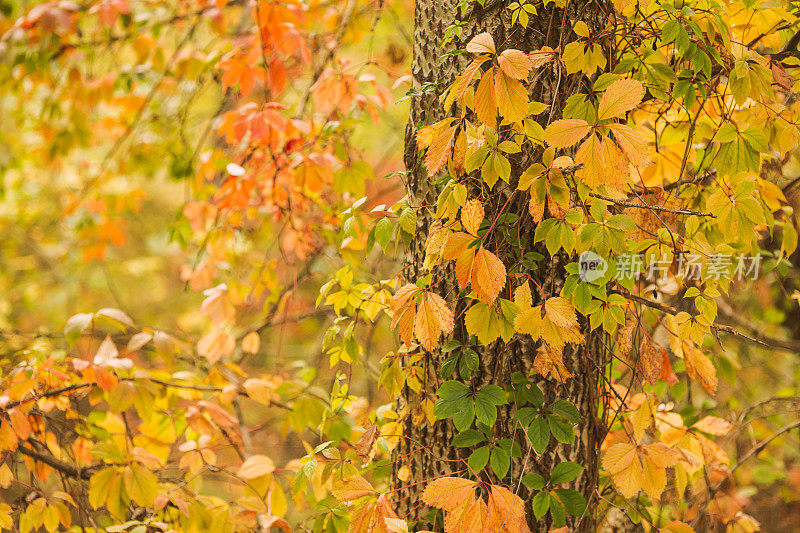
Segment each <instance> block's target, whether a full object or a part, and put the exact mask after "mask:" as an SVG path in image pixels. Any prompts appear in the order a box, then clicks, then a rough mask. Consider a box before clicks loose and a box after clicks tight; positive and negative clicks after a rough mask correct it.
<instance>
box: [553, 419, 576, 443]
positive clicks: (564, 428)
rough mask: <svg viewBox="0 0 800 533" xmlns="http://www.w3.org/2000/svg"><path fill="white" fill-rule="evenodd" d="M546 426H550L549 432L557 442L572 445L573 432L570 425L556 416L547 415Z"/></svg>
mask: <svg viewBox="0 0 800 533" xmlns="http://www.w3.org/2000/svg"><path fill="white" fill-rule="evenodd" d="M547 425H548V426H550V432H551V433H552V434H553V436H554V437H555V438H556V440H557V441H559V442H563V443H564V444H572V441H574V440H575V432H574V431H573V430H572V424H570V423H569V422H568V421H566V420H565V419H563V418H561V417H560V416H557V415H547Z"/></svg>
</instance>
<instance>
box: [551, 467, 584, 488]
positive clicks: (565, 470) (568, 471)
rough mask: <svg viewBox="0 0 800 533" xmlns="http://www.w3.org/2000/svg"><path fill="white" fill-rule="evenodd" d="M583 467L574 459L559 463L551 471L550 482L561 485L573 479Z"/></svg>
mask: <svg viewBox="0 0 800 533" xmlns="http://www.w3.org/2000/svg"><path fill="white" fill-rule="evenodd" d="M582 470H583V467H582V466H581V465H579V464H577V463H573V462H572V461H565V462H563V463H559V464H557V465H556V466H555V467H554V468H553V471H552V472H551V473H550V484H551V485H560V484H562V483H567V482H569V481H572V480H573V479H575V478H576V477H578V474H580V473H581V471H582Z"/></svg>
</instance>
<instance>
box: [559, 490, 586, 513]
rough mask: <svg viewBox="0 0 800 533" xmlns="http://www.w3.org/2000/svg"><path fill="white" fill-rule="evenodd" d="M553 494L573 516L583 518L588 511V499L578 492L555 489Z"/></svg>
mask: <svg viewBox="0 0 800 533" xmlns="http://www.w3.org/2000/svg"><path fill="white" fill-rule="evenodd" d="M553 492H555V493H556V495H558V499H559V500H561V503H562V504H564V507H565V508H566V509H567V512H568V513H569V514H571V515H572V516H581V515H582V514H583V511H584V510H585V509H586V498H584V497H583V494H581V493H580V492H578V491H577V490H572V489H555V490H553Z"/></svg>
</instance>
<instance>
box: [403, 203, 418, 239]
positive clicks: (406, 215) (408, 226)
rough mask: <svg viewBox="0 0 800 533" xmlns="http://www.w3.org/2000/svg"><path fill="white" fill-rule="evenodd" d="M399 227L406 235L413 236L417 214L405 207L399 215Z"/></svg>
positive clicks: (415, 229) (415, 230)
mask: <svg viewBox="0 0 800 533" xmlns="http://www.w3.org/2000/svg"><path fill="white" fill-rule="evenodd" d="M399 222H400V227H401V228H403V230H404V231H405V232H406V233H410V234H411V235H414V234H415V233H416V232H417V213H416V212H415V211H414V210H413V209H411V208H410V207H406V208H405V209H403V212H402V213H400V220H399Z"/></svg>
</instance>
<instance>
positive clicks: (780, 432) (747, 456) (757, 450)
mask: <svg viewBox="0 0 800 533" xmlns="http://www.w3.org/2000/svg"><path fill="white" fill-rule="evenodd" d="M795 428H800V420H798V421H797V422H793V423H791V424H788V425H786V426H783V427H782V428H781V429H779V430H778V431H777V432H776V433H775V434H774V435H772V436H771V437H769V438H768V439H766V440H763V441H761V443H759V444H757V445H756V446H754V447H753V449H751V450H750V451H749V452H747V453H746V454H745V455H744V457H742V458H741V459H739V461H738V462H737V463H736V464H735V465H733V468H731V472H735V471H736V469H737V468H739V467H740V466H742V464H744V463H745V462H746V461H748V460H750V459H752V458H753V457H755V456H757V455H758V454H759V453H761V452H762V451H763V450H764V448H766V447H767V445H768V444H769V443H770V442H772V441H773V440H775V439H777V438H778V437H780V436H781V435H783V434H784V433H786V432H788V431H791V430H793V429H795Z"/></svg>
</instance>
